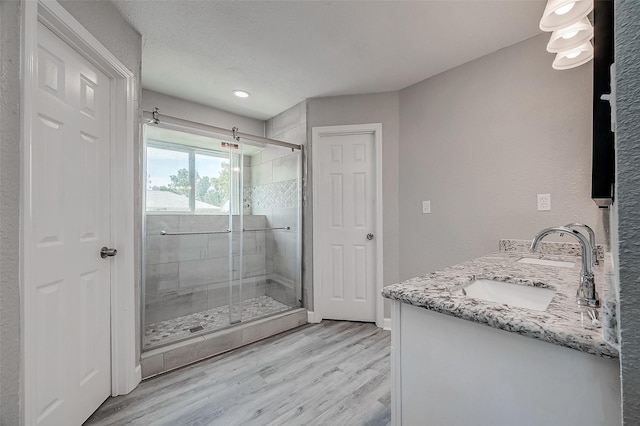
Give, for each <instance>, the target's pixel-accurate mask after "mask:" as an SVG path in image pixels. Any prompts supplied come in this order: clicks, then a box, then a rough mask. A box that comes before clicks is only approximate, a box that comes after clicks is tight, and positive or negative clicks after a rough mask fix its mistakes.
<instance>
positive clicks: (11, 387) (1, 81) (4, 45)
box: [0, 1, 142, 425]
mask: <svg viewBox="0 0 640 426" xmlns="http://www.w3.org/2000/svg"><path fill="white" fill-rule="evenodd" d="M62 5H63V6H64V7H65V8H66V9H67V10H68V11H69V12H70V13H71V14H72V15H73V16H74V17H75V18H76V19H77V20H78V21H80V23H81V24H82V25H84V26H85V27H86V28H88V29H89V31H90V32H91V33H92V34H93V35H94V36H95V37H96V38H97V39H98V40H100V41H101V42H102V43H103V44H104V45H105V46H106V47H107V49H109V50H110V51H111V53H113V54H114V55H115V56H116V57H117V58H118V59H120V61H122V62H123V63H124V65H125V66H127V67H128V68H129V69H130V70H131V71H132V72H133V73H134V74H135V77H136V79H137V82H138V84H137V87H138V88H140V84H139V82H140V65H141V60H142V54H141V39H140V35H139V34H138V33H137V32H135V31H134V30H133V29H132V28H131V27H130V26H129V25H128V23H127V22H126V21H125V20H124V19H123V18H122V16H121V15H120V14H119V12H118V11H117V10H116V9H115V8H114V7H113V5H112V4H111V3H109V2H62ZM20 6H21V5H20V3H19V2H17V1H1V2H0V34H1V37H0V59H1V64H0V67H1V74H0V75H1V76H0V233H1V234H2V238H0V358H1V359H2V361H1V363H0V424H2V425H5V424H6V425H15V424H19V418H20V412H19V404H18V401H19V397H18V395H19V391H20V386H21V385H20V381H19V371H20V343H19V340H18V339H19V331H20V317H19V308H20V297H19V293H18V255H19V251H18V229H19V218H18V207H19V205H20V203H19V191H20V174H19V173H20V169H19V167H20V156H19V141H20V115H19V113H20V105H19V102H20V93H19V90H20V81H19V66H20V38H19V37H20V23H21V21H22V16H21V11H20ZM139 98H140V96H138V97H137V99H139ZM137 143H138V141H137V140H136V144H137ZM135 172H136V174H138V170H136V171H135ZM138 208H139V207H138ZM139 217H141V215H139ZM138 254H139V253H138ZM137 260H138V261H137V262H136V264H137V265H138V267H139V265H140V262H139V259H137ZM138 277H139V274H137V276H136V286H138V285H139V281H138ZM136 331H139V327H137V330H136ZM138 349H139V348H138Z"/></svg>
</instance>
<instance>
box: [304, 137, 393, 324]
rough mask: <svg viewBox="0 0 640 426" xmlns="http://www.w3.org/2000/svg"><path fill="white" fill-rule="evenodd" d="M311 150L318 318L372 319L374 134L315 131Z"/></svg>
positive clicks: (374, 223) (371, 320) (374, 225)
mask: <svg viewBox="0 0 640 426" xmlns="http://www.w3.org/2000/svg"><path fill="white" fill-rule="evenodd" d="M313 143H314V155H317V157H316V158H315V159H314V168H315V170H314V183H313V190H314V221H317V223H316V225H315V226H314V231H315V232H314V239H316V238H317V239H318V241H316V244H315V245H314V247H317V248H318V252H317V253H316V252H315V251H314V256H318V258H317V261H316V262H314V271H315V273H316V276H319V278H320V282H319V283H318V282H315V283H314V288H316V289H317V288H318V287H317V286H320V288H319V289H318V290H319V292H320V294H321V300H320V302H321V315H322V318H327V319H340V320H351V321H367V322H375V321H376V298H377V297H381V296H380V295H379V294H377V293H378V292H377V291H376V258H377V256H376V241H375V238H376V235H375V233H376V220H377V218H376V182H377V180H376V140H375V134H374V133H371V132H368V133H352V134H349V133H346V134H331V133H327V134H323V133H319V134H318V136H317V137H316V138H314V140H313Z"/></svg>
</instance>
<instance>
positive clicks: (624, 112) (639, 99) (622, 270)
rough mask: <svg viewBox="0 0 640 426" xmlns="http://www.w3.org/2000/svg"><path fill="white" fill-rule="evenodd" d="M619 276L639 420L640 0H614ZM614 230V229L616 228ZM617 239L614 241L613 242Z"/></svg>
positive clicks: (626, 393) (627, 362)
mask: <svg viewBox="0 0 640 426" xmlns="http://www.w3.org/2000/svg"><path fill="white" fill-rule="evenodd" d="M615 8H616V9H615V40H616V41H615V43H616V45H615V49H616V52H615V60H616V77H617V78H616V84H617V91H618V95H617V98H616V100H617V126H618V127H617V132H616V139H617V152H616V168H617V177H616V185H617V188H616V189H617V198H616V209H614V214H615V212H616V210H617V218H614V224H616V223H617V234H618V249H617V254H618V264H617V266H618V271H617V272H618V278H619V286H620V326H621V358H620V364H621V374H622V416H623V422H624V424H625V425H637V424H640V404H639V403H638V401H640V368H638V366H639V365H640V306H639V305H638V300H640V213H639V212H640V144H639V139H638V135H640V120H639V118H640V39H639V38H638V34H640V21H639V18H640V2H638V1H636V0H620V1H616V3H615ZM612 233H613V232H612ZM614 244H615V240H614V241H612V245H614Z"/></svg>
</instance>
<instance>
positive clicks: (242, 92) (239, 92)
mask: <svg viewBox="0 0 640 426" xmlns="http://www.w3.org/2000/svg"><path fill="white" fill-rule="evenodd" d="M233 94H234V95H236V96H237V97H239V98H248V97H249V96H251V93H249V92H247V91H246V90H234V91H233Z"/></svg>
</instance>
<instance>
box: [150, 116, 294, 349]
mask: <svg viewBox="0 0 640 426" xmlns="http://www.w3.org/2000/svg"><path fill="white" fill-rule="evenodd" d="M143 117H144V121H143V123H142V124H143V128H146V126H158V127H161V128H164V129H168V130H173V131H179V132H183V133H191V134H194V135H200V136H206V137H211V138H214V139H219V140H223V141H224V140H226V139H228V138H230V139H231V140H230V141H229V140H226V142H228V143H230V144H238V145H240V150H239V153H234V152H233V150H232V149H231V147H230V148H229V161H230V163H229V164H230V169H231V170H230V173H231V175H230V179H229V184H230V186H232V187H233V186H234V184H233V164H234V163H233V158H234V156H237V157H238V161H239V167H240V173H239V183H238V185H237V188H236V190H237V191H238V192H239V196H240V201H239V202H238V203H237V211H234V201H233V200H230V203H229V206H230V208H229V215H228V217H229V230H230V231H231V232H229V318H228V319H229V323H228V324H227V326H225V327H221V328H219V329H212V330H209V331H206V332H203V333H201V334H197V335H194V336H191V337H186V338H181V339H177V340H175V341H170V342H166V343H163V344H160V345H158V346H153V347H150V348H146V349H145V347H144V328H145V301H146V299H145V286H146V272H145V270H146V268H145V265H146V247H145V248H144V249H143V250H142V264H143V267H142V268H141V269H142V285H141V289H140V291H141V292H140V295H141V298H140V315H141V318H140V324H141V330H140V331H141V333H140V345H141V348H142V351H141V353H145V352H149V351H156V350H158V349H161V348H162V347H165V346H168V345H172V344H175V343H180V342H185V341H188V340H189V339H190V338H192V337H200V336H206V335H208V334H211V333H215V332H218V331H224V330H227V329H230V328H233V327H234V326H239V325H242V324H247V323H250V322H252V321H255V320H261V319H263V318H268V317H269V316H270V315H267V316H260V317H256V318H248V319H246V320H245V319H244V318H243V315H242V313H243V308H242V303H243V302H244V300H243V299H242V282H243V279H244V277H243V263H244V259H243V239H244V229H243V228H244V216H245V214H244V202H243V196H244V191H243V190H244V183H243V174H244V152H243V151H244V150H243V149H242V145H241V144H248V145H253V146H259V145H264V146H265V147H266V146H267V145H275V146H280V147H283V148H290V149H291V150H292V151H295V150H298V151H299V153H298V167H297V174H296V175H297V202H298V204H297V206H298V207H297V222H298V226H297V229H298V238H297V244H296V257H297V259H298V261H299V262H300V264H299V265H298V267H297V268H296V288H295V289H294V292H295V295H296V300H297V305H298V306H289V310H295V309H299V308H302V307H303V303H302V291H303V290H302V263H301V262H302V220H303V219H302V193H303V190H302V186H303V181H302V180H303V176H302V171H303V165H302V161H303V158H304V156H303V155H304V152H303V146H302V145H297V144H292V143H288V142H284V141H280V140H276V139H269V138H264V137H261V136H255V135H250V134H246V133H241V132H239V131H238V129H237V128H235V127H234V128H233V129H232V130H227V129H222V128H219V127H215V126H211V125H207V124H203V123H197V122H193V121H189V120H185V119H181V118H177V117H172V116H166V115H164V114H162V115H160V114H159V113H158V111H157V110H156V111H155V112H150V111H143ZM159 117H161V119H160V118H159ZM143 133H145V132H143ZM242 139H248V140H251V141H253V143H251V142H245V141H242ZM256 142H257V143H256ZM142 146H143V151H144V154H143V162H142V163H143V165H142V170H143V176H146V175H147V159H146V149H147V136H146V134H144V136H143V143H142ZM196 149H203V148H196ZM203 150H206V149H203ZM143 189H144V191H145V195H144V196H143V197H142V204H143V207H142V215H143V220H142V222H143V227H142V238H143V240H144V239H145V237H146V216H147V213H148V212H147V211H146V190H147V189H146V184H145V186H144V187H143ZM230 190H232V188H230ZM232 193H233V191H231V194H232ZM234 214H235V215H236V216H238V218H239V227H240V232H239V235H240V236H239V238H240V240H239V253H240V255H239V257H240V259H239V278H238V281H239V294H240V300H239V301H238V302H237V303H236V305H239V306H240V320H239V321H233V320H232V305H234V303H233V295H234V293H233V282H234V275H233V254H234V253H233V239H234V231H233V226H234V217H233V216H234ZM143 244H146V243H143ZM289 310H284V311H282V312H276V313H274V314H272V315H278V314H281V313H284V312H288V311H289Z"/></svg>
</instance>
